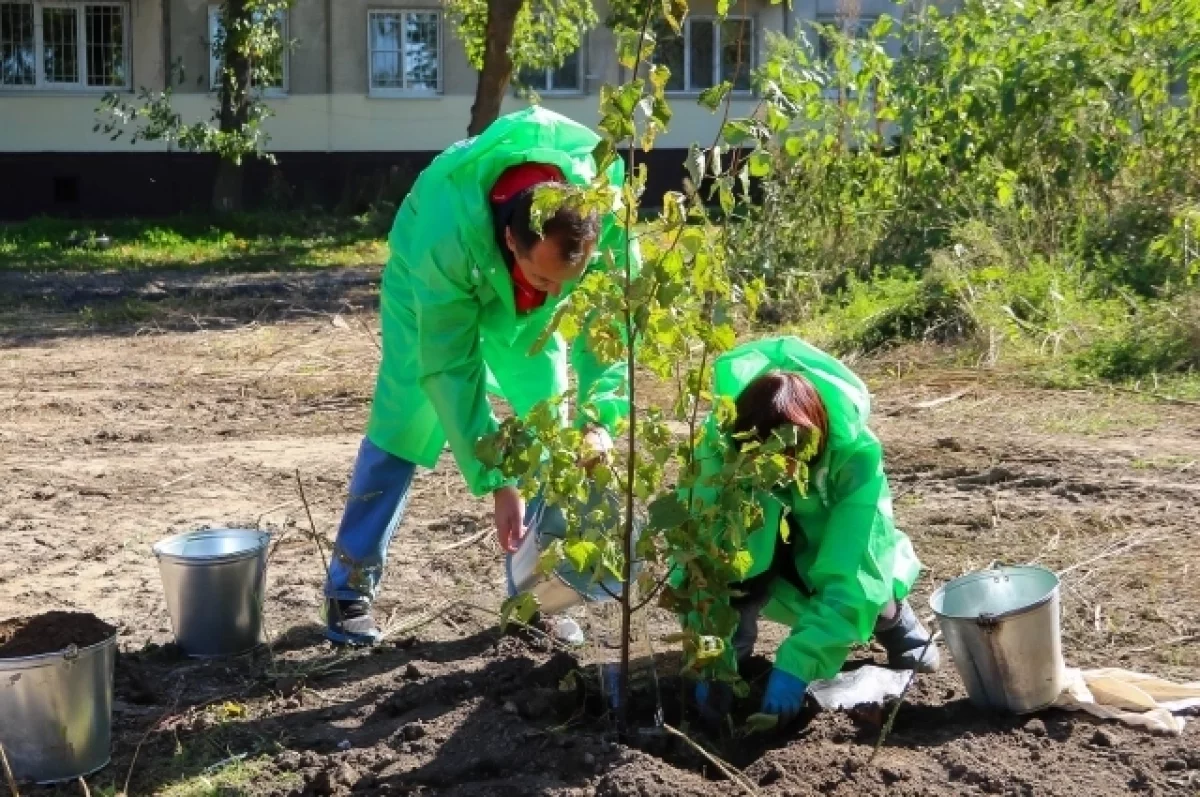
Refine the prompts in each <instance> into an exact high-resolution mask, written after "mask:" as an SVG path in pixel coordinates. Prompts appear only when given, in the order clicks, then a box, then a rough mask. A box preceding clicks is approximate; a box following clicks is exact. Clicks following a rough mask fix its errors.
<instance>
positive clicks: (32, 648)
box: [0, 612, 117, 659]
mask: <svg viewBox="0 0 1200 797" xmlns="http://www.w3.org/2000/svg"><path fill="white" fill-rule="evenodd" d="M116 633H117V629H115V628H113V627H112V626H111V625H109V624H108V623H106V622H104V621H103V620H101V619H100V618H99V617H97V616H96V615H94V614H88V613H86V612H46V613H44V614H39V615H35V616H33V617H18V618H15V619H12V620H5V621H4V622H0V659H15V658H19V657H21V656H37V655H40V654H42V653H56V652H58V651H60V650H66V649H67V648H69V647H70V646H71V645H74V646H75V647H77V648H86V647H91V646H92V645H98V644H100V643H101V642H103V641H104V640H106V639H111V638H112V636H113V635H114V634H116Z"/></svg>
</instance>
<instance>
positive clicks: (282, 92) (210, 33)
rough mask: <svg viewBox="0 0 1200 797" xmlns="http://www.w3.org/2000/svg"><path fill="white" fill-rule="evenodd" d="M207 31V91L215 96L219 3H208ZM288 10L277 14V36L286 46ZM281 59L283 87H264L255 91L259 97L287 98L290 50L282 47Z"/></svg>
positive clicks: (289, 75)
mask: <svg viewBox="0 0 1200 797" xmlns="http://www.w3.org/2000/svg"><path fill="white" fill-rule="evenodd" d="M207 8H208V30H207V32H206V33H205V36H204V43H205V45H206V46H207V47H208V91H209V93H210V94H216V93H217V92H218V91H220V89H221V85H220V81H219V80H217V68H218V64H219V63H220V61H219V59H218V58H217V54H216V53H214V52H213V39H214V38H215V37H216V35H217V25H218V24H220V21H221V6H220V4H219V3H210V4H209V5H208V6H207ZM289 10H290V9H286V8H281V9H279V11H278V12H277V14H278V16H279V35H280V37H281V38H282V39H283V41H284V43H285V44H286V43H287V41H288V35H289V34H288V30H289V27H288V26H289V24H290V22H291V20H290V19H289V17H290V16H291V15H290V14H289V13H288V11H289ZM280 55H281V56H282V58H283V85H282V86H266V87H264V88H262V89H257V87H255V88H256V90H259V91H261V92H262V94H261V96H263V97H266V98H269V99H282V98H285V97H288V96H289V95H290V94H291V90H292V67H291V61H292V58H291V55H292V54H291V50H290V49H289V48H288V47H286V46H285V47H284V50H283V52H282V53H281V54H280Z"/></svg>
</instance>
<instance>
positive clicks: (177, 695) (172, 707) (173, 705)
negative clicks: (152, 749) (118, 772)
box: [121, 680, 183, 795]
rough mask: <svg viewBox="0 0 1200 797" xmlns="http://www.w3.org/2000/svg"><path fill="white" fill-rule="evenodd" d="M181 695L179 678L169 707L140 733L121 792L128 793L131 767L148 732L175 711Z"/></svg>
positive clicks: (131, 775) (131, 774) (181, 688)
mask: <svg viewBox="0 0 1200 797" xmlns="http://www.w3.org/2000/svg"><path fill="white" fill-rule="evenodd" d="M182 696H183V681H182V680H180V682H179V688H178V689H177V690H175V699H174V700H172V701H171V705H170V707H169V708H168V709H167V710H166V711H164V712H163V713H162V716H160V717H159V718H158V719H156V720H155V721H154V722H153V723H152V724H151V725H150V727H149V728H147V729H146V732H145V733H143V734H142V738H141V739H139V740H138V743H137V747H135V748H134V749H133V758H132V759H131V760H130V762H129V770H128V771H127V772H126V773H125V785H124V786H123V787H122V788H121V794H123V795H128V794H129V782H130V781H131V780H133V768H134V767H135V766H137V760H138V754H139V753H141V752H142V745H144V744H145V743H146V740H147V739H149V738H150V734H151V733H153V732H154V729H155V728H157V727H158V726H159V725H162V723H163V720H165V719H166V718H167V717H169V716H171V715H172V714H173V713H175V709H176V708H177V707H178V706H179V699H180V698H181V697H182Z"/></svg>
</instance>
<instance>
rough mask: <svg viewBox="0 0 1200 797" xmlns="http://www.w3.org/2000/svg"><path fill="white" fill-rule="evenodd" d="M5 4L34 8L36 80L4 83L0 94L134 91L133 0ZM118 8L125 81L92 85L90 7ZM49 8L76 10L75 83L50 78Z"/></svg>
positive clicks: (43, 0) (32, 0) (50, 0)
mask: <svg viewBox="0 0 1200 797" xmlns="http://www.w3.org/2000/svg"><path fill="white" fill-rule="evenodd" d="M2 4H3V5H16V6H28V7H29V8H31V9H32V11H33V83H0V94H7V93H10V92H12V93H16V92H55V93H61V92H65V93H68V94H104V93H105V92H109V91H131V90H132V86H133V47H131V46H130V41H129V37H130V33H131V30H132V19H131V17H132V3H131V2H129V0H95V2H69V0H29V1H28V2H11V3H7V2H6V3H2ZM100 7H103V8H118V9H120V10H121V51H122V52H121V56H122V60H123V66H124V67H125V70H124V71H125V75H124V78H125V79H124V81H123V82H122V83H120V84H105V85H103V86H89V85H88V82H87V63H88V51H87V47H88V36H87V11H88V9H89V8H100ZM47 8H69V9H72V10H74V11H75V35H76V52H75V62H76V75H75V77H76V79H75V81H73V82H71V83H61V82H55V83H51V82H49V81H47V80H46V60H45V59H46V46H45V20H44V18H43V14H42V11H43V10H44V9H47Z"/></svg>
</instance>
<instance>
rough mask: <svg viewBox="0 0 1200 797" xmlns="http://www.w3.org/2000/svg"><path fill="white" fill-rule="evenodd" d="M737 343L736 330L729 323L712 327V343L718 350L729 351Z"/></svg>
mask: <svg viewBox="0 0 1200 797" xmlns="http://www.w3.org/2000/svg"><path fill="white" fill-rule="evenodd" d="M735 343H737V332H736V331H735V330H734V328H733V327H732V326H731V325H729V324H721V325H719V326H716V327H713V330H712V344H713V346H714V347H716V348H717V350H718V351H722V352H725V351H729V350H730V349H732V348H733V344H735Z"/></svg>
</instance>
